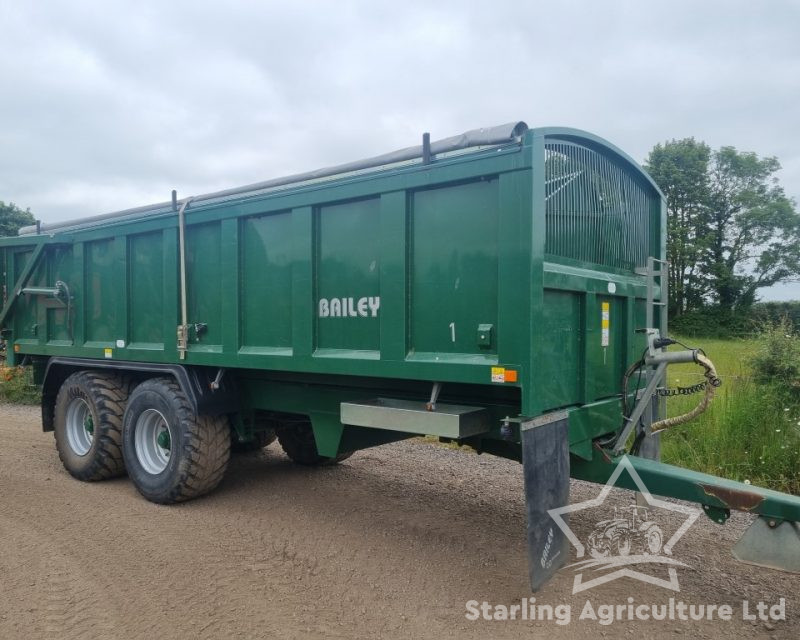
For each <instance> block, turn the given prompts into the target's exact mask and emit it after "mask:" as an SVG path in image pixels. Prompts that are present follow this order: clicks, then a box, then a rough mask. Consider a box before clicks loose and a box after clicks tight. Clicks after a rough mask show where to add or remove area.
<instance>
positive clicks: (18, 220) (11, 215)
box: [0, 200, 36, 237]
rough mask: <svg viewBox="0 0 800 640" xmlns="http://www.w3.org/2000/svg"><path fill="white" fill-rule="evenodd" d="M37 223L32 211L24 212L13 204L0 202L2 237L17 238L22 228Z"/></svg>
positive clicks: (0, 234)
mask: <svg viewBox="0 0 800 640" xmlns="http://www.w3.org/2000/svg"><path fill="white" fill-rule="evenodd" d="M35 222H36V220H35V219H34V217H33V214H32V213H31V211H30V209H25V210H24V211H23V210H22V209H20V208H19V207H18V206H17V205H15V204H14V203H13V202H9V203H8V204H6V203H5V202H3V201H2V200H0V237H2V236H15V235H17V232H18V231H19V230H20V229H21V228H22V227H24V226H26V225H30V224H34V223H35Z"/></svg>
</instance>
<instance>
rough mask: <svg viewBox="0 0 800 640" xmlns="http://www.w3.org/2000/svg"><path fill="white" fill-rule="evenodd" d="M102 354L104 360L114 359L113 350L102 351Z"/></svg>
mask: <svg viewBox="0 0 800 640" xmlns="http://www.w3.org/2000/svg"><path fill="white" fill-rule="evenodd" d="M103 353H104V354H105V356H106V358H113V357H114V350H113V349H108V348H106V349H103Z"/></svg>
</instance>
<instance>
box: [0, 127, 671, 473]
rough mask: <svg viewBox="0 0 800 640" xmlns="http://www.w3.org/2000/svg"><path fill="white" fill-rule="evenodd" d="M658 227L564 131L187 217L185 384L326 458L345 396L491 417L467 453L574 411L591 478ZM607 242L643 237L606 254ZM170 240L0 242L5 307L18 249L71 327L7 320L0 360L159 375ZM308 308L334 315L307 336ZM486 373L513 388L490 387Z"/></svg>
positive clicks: (173, 301) (165, 236)
mask: <svg viewBox="0 0 800 640" xmlns="http://www.w3.org/2000/svg"><path fill="white" fill-rule="evenodd" d="M576 163H577V164H576ZM580 163H583V164H580ZM580 167H583V171H584V174H585V176H584V178H581V180H578V181H575V180H573V179H572V178H570V176H571V175H572V173H573V172H574V171H575V170H576V169H580ZM565 176H566V177H565ZM622 182H624V184H625V185H627V187H625V188H622V187H619V186H614V185H619V184H621V183H622ZM565 184H566V187H564V188H563V189H562V186H563V185H565ZM625 189H628V191H625ZM634 191H635V192H636V194H637V195H636V199H634V198H631V199H630V201H626V200H625V198H626V194H627V193H628V192H630V193H633V192H634ZM637 207H638V208H637ZM584 209H585V211H584ZM87 213H90V212H87ZM583 213H585V215H582V214H583ZM625 216H627V217H625ZM663 217H664V214H663V197H662V195H661V194H660V192H659V191H658V189H657V187H656V186H655V185H654V184H653V182H652V181H651V180H650V178H649V177H648V176H647V175H646V174H645V173H644V172H643V171H642V170H641V169H640V168H639V167H638V166H637V165H636V164H635V163H634V162H633V161H632V160H631V159H630V158H629V157H628V156H626V155H625V154H624V153H622V152H621V151H620V150H619V149H617V148H616V147H614V146H612V145H610V144H608V143H607V142H605V141H603V140H601V139H600V138H597V137H596V136H593V135H591V134H588V133H585V132H580V131H576V130H568V129H533V130H529V131H528V132H527V133H526V134H525V135H524V137H523V139H522V141H521V143H519V144H509V145H505V146H503V147H499V148H498V147H495V148H491V149H478V150H475V151H470V152H466V153H462V154H456V155H453V156H450V157H443V158H438V159H435V160H434V161H433V162H432V163H431V164H429V165H420V164H416V165H411V166H402V167H396V168H389V169H383V170H376V171H374V172H368V173H365V174H362V175H357V176H343V177H341V178H336V179H332V180H327V181H324V182H319V183H314V184H305V185H300V186H296V187H289V188H284V189H280V190H275V191H272V192H268V193H265V194H260V195H256V196H242V197H239V198H236V199H231V200H229V201H227V202H222V203H211V204H209V203H201V204H198V205H189V207H188V208H187V225H188V227H187V268H188V309H189V318H188V320H189V323H190V324H191V325H192V327H193V331H192V332H191V340H190V345H189V350H188V354H187V358H186V360H185V361H184V363H185V364H187V365H208V366H215V367H216V366H218V367H225V368H227V369H231V370H235V371H236V372H237V375H238V376H239V377H240V378H241V380H242V387H243V388H244V389H245V390H246V393H245V396H246V402H247V404H248V406H247V409H269V410H276V411H289V410H291V411H293V412H297V413H305V414H307V415H311V416H312V418H313V417H315V416H316V419H315V430H317V429H318V430H319V431H320V432H322V431H325V432H328V431H329V432H330V433H329V434H328V435H326V436H325V437H324V438H323V440H324V441H325V442H328V443H329V445H328V446H329V447H333V446H334V444H333V443H334V442H335V443H336V445H337V446H338V444H340V442H341V440H342V438H343V437H344V436H343V434H344V433H345V431H346V428H345V427H343V426H342V425H337V424H334V423H336V420H335V418H336V416H337V415H338V405H339V403H340V402H342V401H345V400H358V399H366V397H367V396H366V395H365V386H364V384H363V381H364V380H376V381H377V382H378V383H379V384H377V385H376V386H377V387H381V388H382V389H383V390H386V387H388V388H389V389H388V390H389V391H393V392H394V393H395V395H394V396H390V397H407V398H409V399H414V400H426V399H427V396H428V395H429V393H430V383H431V382H433V381H440V382H442V383H443V384H444V387H443V392H442V394H443V395H442V399H443V401H448V402H453V403H457V404H474V405H478V406H490V407H496V410H494V409H493V411H495V413H496V417H497V428H496V429H494V430H492V431H491V432H490V433H489V434H487V436H486V437H487V438H498V437H499V435H498V433H499V427H500V420H501V419H502V418H504V417H505V416H510V417H512V418H516V417H518V416H535V415H539V414H541V413H545V412H547V411H550V410H553V409H556V408H564V407H566V408H571V409H573V412H572V417H571V419H570V424H571V431H570V442H571V446H572V451H573V453H574V454H576V455H578V456H582V457H584V458H587V457H591V440H592V438H595V437H597V436H598V435H601V434H602V433H608V432H609V431H613V430H614V429H616V428H617V426H618V424H617V417H618V415H619V403H618V400H617V398H616V394H617V386H618V381H619V379H620V378H621V375H622V372H623V371H624V368H625V367H626V366H627V364H628V363H629V362H630V361H632V360H633V358H634V357H635V355H636V354H638V353H639V352H640V351H641V349H642V348H643V346H644V342H643V339H642V338H641V337H640V336H639V335H638V334H635V333H634V329H635V328H636V327H637V326H642V324H643V321H644V320H643V318H644V297H645V280H644V278H643V277H641V276H639V275H636V274H635V273H634V271H633V268H634V266H636V265H634V264H633V262H634V261H635V260H633V259H632V258H630V256H634V257H636V256H641V255H645V256H646V255H655V256H658V257H662V258H663V257H664V234H663V227H664V224H665V223H664V219H663ZM626 221H628V222H630V225H629V226H635V225H638V226H637V227H636V228H637V229H639V228H641V229H646V230H647V233H648V234H649V235H646V236H645V235H643V233H639V234H638V235H635V234H631V233H624V234H622V235H620V234H621V229H622V231H624V229H623V227H624V226H625V223H626ZM634 222H635V225H634ZM177 224H178V217H177V214H174V213H171V214H170V213H165V214H158V215H156V216H154V217H148V218H140V219H135V220H127V221H107V222H105V223H101V224H97V225H95V226H93V227H88V228H84V229H78V230H65V231H64V232H61V233H56V234H55V235H53V236H30V237H21V238H9V239H2V240H0V261H1V262H2V264H3V266H4V269H3V283H2V284H3V286H4V291H6V300H5V302H6V304H8V303H9V301H10V300H12V299H13V296H12V295H11V293H12V290H13V287H14V286H15V284H16V283H17V282H18V280H19V279H20V277H21V276H23V275H25V273H24V272H25V270H26V265H27V264H28V263H29V261H30V260H31V258H32V256H33V252H34V251H36V250H37V248H38V247H39V246H43V247H44V249H43V253H42V255H41V256H40V259H38V260H37V261H36V262H37V264H36V265H34V268H33V270H32V272H31V274H30V277H29V278H28V281H27V284H29V285H31V286H53V285H54V283H55V281H56V280H62V281H64V282H66V283H67V285H68V286H69V289H70V293H71V295H72V298H73V299H72V305H71V309H70V313H71V315H72V318H71V321H70V322H68V321H67V312H66V310H65V309H64V307H63V306H60V307H58V308H55V307H52V308H46V307H47V305H46V302H45V300H43V299H42V298H41V297H34V296H25V297H20V298H19V299H18V300H17V301H16V304H15V305H14V306H13V308H11V310H10V313H9V315H8V320H7V321H5V322H4V324H3V328H5V329H6V330H8V332H10V333H9V343H10V344H11V345H13V346H14V347H15V348H16V349H17V350H18V356H19V355H23V354H24V355H29V356H32V357H34V358H38V359H39V360H38V361H39V362H42V359H43V358H46V357H47V356H55V355H60V356H76V357H84V358H100V359H103V358H107V357H111V358H113V359H118V360H131V361H149V362H159V363H178V362H179V359H178V352H177V347H176V328H177V325H178V323H179V272H178V241H177V236H178V229H177ZM559 233H561V235H560V236H559V235H558V234H559ZM548 238H549V240H548ZM557 238H561V239H559V240H557ZM587 238H589V239H591V242H604V243H606V245H608V246H609V247H611V246H612V245H613V246H614V247H615V249H614V252H612V251H610V250H609V251H607V252H601V253H598V252H594V253H593V252H592V250H590V248H589V247H588V246H587V245H586V241H587V240H586V239H587ZM556 240H557V241H556ZM546 243H547V246H546ZM626 256H627V257H626ZM629 258H630V259H629ZM378 298H379V300H380V304H379V308H378V309H377V311H376V313H374V314H373V313H372V308H371V307H369V306H367V305H368V303H369V302H372V303H373V305H374V303H375V301H376V300H377V299H378ZM321 300H324V301H325V302H324V303H321ZM604 302H608V303H609V305H610V310H611V328H610V337H609V344H608V345H606V346H603V345H602V343H601V341H602V331H601V309H602V304H603V303H604ZM321 304H322V305H327V309H328V310H329V311H331V310H334V309H335V310H336V311H337V312H338V313H336V314H333V313H330V314H329V315H328V316H326V317H320V312H321V311H322V308H321V306H320V305H321ZM195 327H196V328H197V330H196V331H195V330H194V328H195ZM109 350H110V351H109ZM493 367H501V368H505V369H509V370H513V371H515V372H516V374H517V379H516V381H514V382H493V381H492V368H493ZM290 374H292V375H296V376H297V377H298V379H297V381H296V382H294V383H288V382H286V381H287V380H289V379H290V377H289V376H290ZM276 377H277V378H279V379H280V380H281V382H278V381H276ZM403 381H405V382H403ZM286 385H289V386H290V387H291V393H290V394H289V396H288V397H291V398H292V402H287V399H286V397H282V396H283V395H284V392H285V391H288V389H285V388H284V387H285V386H286ZM309 385H311V387H313V389H314V391H313V393H311V392H309V391H308V389H309V388H311V387H309ZM279 389H281V391H280V392H279V391H278V390H279ZM323 391H324V393H323ZM376 391H377V390H376ZM403 391H405V395H403ZM375 395H376V396H377V395H380V394H378V393H376V394H375ZM323 398H325V399H323ZM327 398H330V401H329V400H328V399H327ZM289 405H291V408H289ZM501 414H502V415H501Z"/></svg>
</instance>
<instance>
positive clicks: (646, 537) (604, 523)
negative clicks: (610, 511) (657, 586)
mask: <svg viewBox="0 0 800 640" xmlns="http://www.w3.org/2000/svg"><path fill="white" fill-rule="evenodd" d="M663 545H664V534H663V533H662V532H661V527H659V526H658V525H657V524H656V523H655V522H653V521H652V520H650V511H649V509H648V508H647V507H640V506H637V505H631V506H629V507H622V508H617V507H614V517H613V518H612V519H611V520H601V521H600V522H598V523H597V526H596V527H595V528H594V531H592V534H591V535H590V536H589V553H590V554H591V555H592V556H593V557H595V558H608V557H609V556H612V555H618V556H629V555H631V552H634V553H636V554H652V555H658V554H659V552H660V551H661V547H662V546H663Z"/></svg>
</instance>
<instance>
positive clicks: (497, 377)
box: [492, 367, 506, 382]
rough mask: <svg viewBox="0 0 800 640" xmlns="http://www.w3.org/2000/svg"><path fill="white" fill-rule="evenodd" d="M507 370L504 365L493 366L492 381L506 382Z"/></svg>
mask: <svg viewBox="0 0 800 640" xmlns="http://www.w3.org/2000/svg"><path fill="white" fill-rule="evenodd" d="M505 381H506V370H505V369H504V368H503V367H492V382H505Z"/></svg>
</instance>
